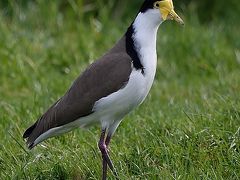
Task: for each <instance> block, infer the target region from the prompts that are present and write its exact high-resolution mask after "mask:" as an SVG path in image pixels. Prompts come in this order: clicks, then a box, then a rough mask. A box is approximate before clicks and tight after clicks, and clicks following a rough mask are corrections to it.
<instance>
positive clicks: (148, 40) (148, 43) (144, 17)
mask: <svg viewBox="0 0 240 180" xmlns="http://www.w3.org/2000/svg"><path fill="white" fill-rule="evenodd" d="M156 13H158V14H159V12H156V11H147V12H145V13H139V14H138V16H137V17H136V19H135V21H134V22H133V28H134V31H135V32H134V35H133V39H134V44H135V47H136V48H137V51H138V53H139V55H140V60H141V63H142V64H143V66H144V68H146V70H147V69H149V68H150V69H149V70H151V69H156V59H157V55H156V42H157V31H158V27H159V25H160V24H161V17H160V15H158V14H156ZM148 67H149V68H148Z"/></svg>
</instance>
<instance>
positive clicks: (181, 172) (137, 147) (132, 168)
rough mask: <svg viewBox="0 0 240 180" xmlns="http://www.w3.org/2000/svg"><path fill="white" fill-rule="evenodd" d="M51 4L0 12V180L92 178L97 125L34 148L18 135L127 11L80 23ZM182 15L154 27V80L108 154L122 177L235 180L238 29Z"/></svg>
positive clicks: (239, 135) (97, 165)
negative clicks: (8, 14)
mask: <svg viewBox="0 0 240 180" xmlns="http://www.w3.org/2000/svg"><path fill="white" fill-rule="evenodd" d="M48 8H49V9H51V12H49V11H44V10H43V9H41V8H39V9H38V7H35V8H32V10H28V11H27V12H22V13H19V16H17V17H15V16H13V17H12V18H10V19H8V18H5V17H3V16H0V34H1V35H0V129H1V131H0V137H1V138H0V142H1V145H0V179H99V177H100V176H101V156H100V152H99V150H98V148H97V142H98V139H99V136H100V128H99V127H93V128H90V129H89V130H81V129H77V130H75V131H73V132H70V133H68V134H66V135H64V136H61V137H57V138H52V139H50V140H48V141H46V142H44V143H43V144H42V146H41V145H40V146H37V147H36V148H35V149H34V150H33V151H28V150H27V149H26V146H25V143H24V141H23V139H22V134H23V132H24V130H25V129H26V128H27V127H28V126H29V125H31V124H32V123H33V122H34V121H35V120H36V119H37V118H38V117H39V116H40V115H41V113H43V112H44V111H45V110H46V109H47V108H48V107H49V106H50V105H51V104H52V103H53V102H55V101H56V100H57V99H58V98H59V97H60V96H62V95H63V94H64V93H65V91H66V90H67V89H68V87H69V86H70V85H71V83H72V81H73V80H74V79H75V78H76V77H77V76H78V75H79V74H80V73H81V72H82V71H83V70H84V68H86V67H87V65H88V64H90V63H91V62H93V61H94V60H95V59H96V58H98V57H99V56H101V55H102V54H103V53H104V52H105V51H106V50H108V49H109V48H111V47H112V46H113V44H114V43H115V42H116V41H117V40H118V39H119V38H120V37H121V36H122V35H123V33H124V32H125V30H126V28H127V27H128V25H129V24H130V22H131V19H133V17H134V16H132V17H129V18H128V19H126V20H125V21H114V20H112V19H109V18H108V17H104V15H103V17H102V18H99V19H97V18H93V17H89V18H86V19H84V21H83V19H81V17H78V18H73V17H72V18H71V17H66V16H64V14H61V13H59V12H58V11H57V10H56V8H55V6H50V7H48ZM185 21H186V25H185V27H184V28H183V27H180V26H178V25H177V24H176V23H174V22H166V23H164V24H162V25H161V27H160V30H159V33H158V49H157V51H158V69H157V74H156V79H155V82H154V85H153V87H152V89H151V92H150V94H149V96H148V97H147V99H146V101H145V102H144V103H143V104H142V105H141V106H140V107H139V108H138V109H136V110H135V111H134V112H132V113H131V114H130V115H128V116H127V117H126V118H125V119H124V121H123V122H122V124H121V125H120V127H119V128H118V130H117V132H116V134H115V135H114V137H113V140H112V143H111V145H110V153H111V156H112V160H113V162H114V163H115V166H116V169H117V170H118V173H119V176H120V178H121V179H239V177H240V154H239V151H240V95H239V93H240V70H239V69H240V44H239V43H240V39H239V28H240V26H239V24H237V23H233V22H231V21H230V22H227V23H226V22H212V23H207V24H200V23H199V22H198V20H197V18H196V17H194V16H193V17H186V16H185ZM109 177H110V179H114V178H113V176H112V175H111V173H110V172H109Z"/></svg>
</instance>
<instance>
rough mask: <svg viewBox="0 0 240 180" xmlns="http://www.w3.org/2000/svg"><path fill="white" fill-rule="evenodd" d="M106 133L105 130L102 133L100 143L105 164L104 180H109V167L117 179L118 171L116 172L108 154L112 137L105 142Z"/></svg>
mask: <svg viewBox="0 0 240 180" xmlns="http://www.w3.org/2000/svg"><path fill="white" fill-rule="evenodd" d="M105 133H106V130H103V131H102V133H101V137H100V140H99V142H98V147H99V149H100V151H101V153H102V164H103V171H102V173H103V174H102V180H106V179H107V165H108V166H109V168H110V169H111V170H112V172H113V174H114V176H115V177H116V178H117V173H116V170H115V168H114V166H113V163H112V161H111V159H110V157H109V154H108V145H109V143H110V140H111V137H110V136H107V138H106V141H105Z"/></svg>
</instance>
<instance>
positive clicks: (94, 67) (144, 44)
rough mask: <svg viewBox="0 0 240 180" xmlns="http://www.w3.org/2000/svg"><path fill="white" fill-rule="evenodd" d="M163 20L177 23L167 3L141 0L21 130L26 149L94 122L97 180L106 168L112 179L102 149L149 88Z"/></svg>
mask: <svg viewBox="0 0 240 180" xmlns="http://www.w3.org/2000/svg"><path fill="white" fill-rule="evenodd" d="M165 20H175V21H177V22H178V23H180V24H183V20H182V19H181V18H180V17H179V16H178V15H177V14H176V13H175V11H174V7H173V3H172V0H145V1H144V3H143V5H142V7H141V8H140V10H139V12H138V14H137V16H136V18H135V20H134V21H133V23H132V24H131V25H130V27H129V28H128V29H127V31H126V33H125V34H124V36H123V37H122V38H121V39H120V40H119V41H118V42H117V43H116V44H115V46H114V47H113V48H112V49H110V50H109V51H108V52H107V53H106V54H105V55H103V56H102V57H101V58H100V59H98V60H97V61H95V62H94V63H93V64H91V65H90V66H89V67H88V68H87V69H86V70H85V71H84V72H83V73H82V74H81V75H80V76H79V77H78V78H77V79H76V80H75V82H74V83H73V84H72V86H71V87H70V89H69V90H68V91H67V92H66V94H65V95H64V96H63V97H61V98H60V99H59V100H58V101H57V102H56V103H54V104H53V105H52V106H51V107H50V108H49V109H48V110H47V111H46V112H45V113H44V114H43V115H42V116H41V117H40V118H39V119H38V120H37V121H36V122H35V124H33V125H32V126H31V127H30V128H28V129H27V130H26V132H25V133H24V135H23V137H24V138H26V139H27V146H28V148H29V149H32V148H33V147H35V146H36V145H37V144H39V143H41V142H42V141H44V140H46V139H48V138H50V137H53V136H56V135H60V134H63V133H66V132H69V131H71V130H73V129H74V128H77V127H81V128H84V127H89V126H91V125H93V124H97V123H98V124H100V126H101V136H100V140H99V143H98V146H99V149H100V151H101V153H102V163H103V164H102V165H103V176H102V179H106V176H107V167H109V168H110V169H111V170H112V172H113V173H114V175H115V176H117V173H116V171H115V169H114V166H113V164H112V161H111V159H110V157H109V154H108V145H109V143H110V140H111V137H112V135H113V134H114V132H115V130H116V129H117V127H118V125H119V124H120V122H121V121H122V119H123V118H124V116H125V115H127V114H128V113H129V112H131V111H132V110H133V109H134V108H135V107H137V106H138V105H140V104H141V103H142V102H143V101H144V99H145V98H146V96H147V94H148V92H149V90H150V88H151V86H152V84H153V80H154V76H155V72H156V65H157V53H156V40H157V31H158V27H159V26H160V25H161V23H162V22H164V21H165Z"/></svg>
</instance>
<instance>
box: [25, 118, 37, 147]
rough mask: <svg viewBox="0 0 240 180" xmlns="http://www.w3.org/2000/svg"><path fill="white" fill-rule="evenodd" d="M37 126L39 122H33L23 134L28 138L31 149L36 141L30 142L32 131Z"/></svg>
mask: <svg viewBox="0 0 240 180" xmlns="http://www.w3.org/2000/svg"><path fill="white" fill-rule="evenodd" d="M36 126H37V122H36V123H35V124H33V125H32V126H31V127H29V128H28V129H27V130H26V131H25V132H24V134H23V138H24V139H27V146H28V148H29V149H32V148H33V147H34V146H33V145H34V142H30V141H29V137H30V136H31V134H32V132H33V131H34V129H35V128H36Z"/></svg>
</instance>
